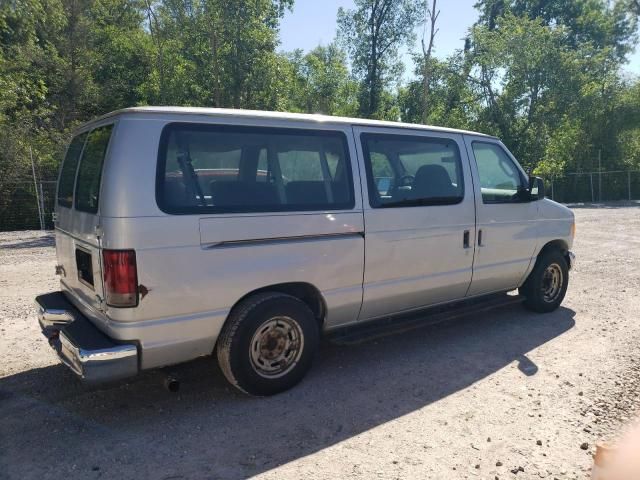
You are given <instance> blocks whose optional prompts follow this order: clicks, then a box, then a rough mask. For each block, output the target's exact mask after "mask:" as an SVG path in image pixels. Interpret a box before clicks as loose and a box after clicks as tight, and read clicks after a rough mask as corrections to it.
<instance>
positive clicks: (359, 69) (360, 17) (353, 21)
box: [338, 0, 424, 118]
mask: <svg viewBox="0 0 640 480" xmlns="http://www.w3.org/2000/svg"><path fill="white" fill-rule="evenodd" d="M355 4H356V8H355V9H353V10H345V9H343V8H340V9H339V10H338V38H339V39H340V42H341V44H342V45H343V46H344V47H345V48H346V50H347V51H348V52H349V54H350V56H351V63H352V68H353V72H354V74H355V75H356V77H357V78H359V79H360V80H361V95H360V114H361V115H362V116H364V117H374V118H376V117H382V118H385V117H386V118H389V117H391V118H393V116H392V113H391V111H390V110H389V108H385V104H387V103H388V102H385V100H386V99H385V98H384V91H385V88H386V87H388V86H389V85H390V84H393V83H394V82H397V80H398V79H399V77H400V76H401V72H402V65H401V63H400V62H399V60H398V49H399V48H400V47H401V46H402V45H404V44H406V43H407V42H410V41H411V40H412V39H413V30H414V28H415V26H416V24H417V23H418V20H419V16H418V15H419V12H420V11H421V10H422V9H424V5H423V4H422V2H421V1H420V0H355Z"/></svg>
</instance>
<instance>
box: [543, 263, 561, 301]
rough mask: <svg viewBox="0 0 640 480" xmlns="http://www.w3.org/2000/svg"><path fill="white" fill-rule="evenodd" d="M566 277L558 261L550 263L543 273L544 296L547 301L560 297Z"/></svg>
mask: <svg viewBox="0 0 640 480" xmlns="http://www.w3.org/2000/svg"><path fill="white" fill-rule="evenodd" d="M563 281H564V278H563V275H562V269H561V268H560V265H558V264H557V263H552V264H551V265H549V266H548V267H547V268H546V269H545V270H544V273H543V274H542V298H543V300H544V301H545V302H547V303H552V302H554V301H556V300H557V299H558V297H559V296H560V292H561V291H562V284H563Z"/></svg>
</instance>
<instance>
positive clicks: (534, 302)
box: [520, 250, 569, 313]
mask: <svg viewBox="0 0 640 480" xmlns="http://www.w3.org/2000/svg"><path fill="white" fill-rule="evenodd" d="M557 275H559V278H560V283H559V284H556V283H554V282H555V280H554V278H557V277H556V276H557ZM552 285H554V286H553V287H552ZM555 285H557V286H555ZM568 285H569V267H568V266H567V260H566V258H565V257H564V255H563V254H562V252H561V251H559V250H549V251H547V252H544V253H543V254H542V255H541V256H539V257H538V260H537V261H536V264H535V266H534V267H533V270H532V271H531V273H530V274H529V277H528V278H527V280H526V281H525V283H524V285H522V287H520V294H521V295H523V296H524V297H525V300H524V306H525V307H526V308H528V309H529V310H532V311H534V312H539V313H547V312H552V311H554V310H555V309H557V308H558V307H559V306H560V304H561V303H562V300H564V296H565V294H566V293H567V286H568Z"/></svg>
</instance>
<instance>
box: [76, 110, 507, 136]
mask: <svg viewBox="0 0 640 480" xmlns="http://www.w3.org/2000/svg"><path fill="white" fill-rule="evenodd" d="M130 114H134V115H135V114H170V115H185V116H188V115H205V116H207V115H208V116H216V117H224V116H235V117H244V118H273V119H279V120H293V121H299V122H304V123H322V122H325V123H346V124H350V125H361V126H375V127H393V128H407V129H414V130H430V131H436V132H448V133H461V134H467V135H477V136H481V137H488V138H497V137H494V136H492V135H487V134H484V133H479V132H473V131H470V130H460V129H456V128H446V127H438V126H433V125H422V124H416V123H406V122H392V121H385V120H369V119H365V118H350V117H334V116H331V115H321V114H309V113H290V112H272V111H262V110H243V109H233V108H205V107H153V106H148V107H130V108H123V109H120V110H115V111H113V112H110V113H107V114H106V115H102V116H100V117H98V118H96V119H94V120H91V121H90V122H87V123H85V124H83V125H82V126H80V127H79V128H78V129H79V130H80V129H83V128H84V127H86V126H88V125H89V124H91V123H94V122H97V121H100V120H103V119H106V118H109V117H115V116H120V115H130Z"/></svg>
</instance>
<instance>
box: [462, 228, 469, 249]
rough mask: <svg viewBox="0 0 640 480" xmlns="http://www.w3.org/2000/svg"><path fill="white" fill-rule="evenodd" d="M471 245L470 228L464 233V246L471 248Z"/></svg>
mask: <svg viewBox="0 0 640 480" xmlns="http://www.w3.org/2000/svg"><path fill="white" fill-rule="evenodd" d="M470 246H471V245H470V244H469V230H465V231H464V233H463V234H462V247H463V248H469V247H470Z"/></svg>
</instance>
